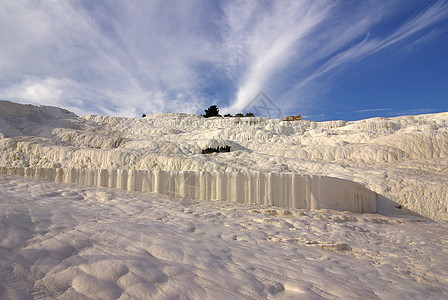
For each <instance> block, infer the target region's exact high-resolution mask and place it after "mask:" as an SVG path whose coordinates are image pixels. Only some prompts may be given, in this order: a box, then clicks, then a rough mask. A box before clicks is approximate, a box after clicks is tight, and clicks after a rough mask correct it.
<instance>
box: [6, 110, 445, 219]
mask: <svg viewBox="0 0 448 300" xmlns="http://www.w3.org/2000/svg"><path fill="white" fill-rule="evenodd" d="M213 147H214V148H216V147H230V149H231V151H230V152H222V153H213V154H207V155H203V154H201V153H202V150H204V148H205V149H206V148H213ZM447 157H448V113H439V114H429V115H420V116H403V117H397V118H372V119H368V120H361V121H353V122H347V121H330V122H312V121H294V122H288V121H282V120H276V119H266V118H257V117H251V118H208V119H206V118H202V117H200V116H197V115H187V114H179V113H175V114H159V115H155V116H148V117H145V118H138V119H133V118H120V117H105V116H84V117H77V116H75V115H74V114H72V113H70V112H68V111H66V110H63V109H59V108H54V107H36V106H31V105H20V104H16V103H11V102H7V101H0V166H3V167H6V168H34V169H48V168H52V169H64V170H65V169H86V170H116V171H114V172H117V174H119V172H122V171H119V170H123V171H127V172H128V175H129V174H131V173H132V172H140V171H142V172H152V173H153V174H155V173H156V172H158V171H165V172H194V173H195V174H201V173H204V172H206V173H210V174H233V173H239V174H260V175H259V176H267V175H263V174H279V176H292V175H283V174H295V175H294V176H309V178H314V177H316V176H325V177H333V178H339V179H343V180H346V181H351V182H355V183H359V184H361V185H362V186H364V187H366V188H367V189H368V190H371V191H373V192H375V193H376V194H377V195H378V197H377V205H376V209H377V212H379V213H386V214H400V213H404V214H419V215H422V216H426V217H429V218H433V219H436V220H448V210H447V207H448V199H447V197H446V195H447V194H448V190H447V189H448V188H447V187H448V171H447V170H448V160H447ZM85 172H87V171H85ZM179 174H180V173H179ZM86 176H90V175H86ZM120 176H121V175H120ZM123 176H124V175H123ZM216 176H218V175H216ZM219 176H221V175H219ZM223 176H224V175H223ZM248 176H249V175H248ZM250 176H252V175H250ZM253 176H255V175H253ZM257 176H258V175H257ZM118 177H119V176H118V175H117V178H118ZM131 177H132V176H131ZM120 178H121V177H120ZM316 178H317V177H316ZM83 180H84V181H86V182H90V181H89V180H90V179H89V178H85V179H83ZM120 180H124V179H120ZM223 180H226V179H225V178H224V179H223ZM287 181H288V180H287ZM223 182H224V181H223ZM117 184H118V183H117ZM120 184H122V183H120ZM325 184H326V185H327V183H325ZM104 185H105V184H104ZM137 185H138V184H137ZM107 186H111V185H109V183H108V185H107ZM274 190H275V189H274ZM324 190H325V188H322V191H324ZM328 190H329V191H331V190H332V189H328ZM247 193H248V194H246V195H245V197H246V198H248V199H252V197H255V195H252V190H250V192H247ZM274 194H275V195H273V196H272V197H275V199H277V198H278V199H280V198H281V196H280V194H276V193H274ZM241 197H242V196H241ZM275 199H274V198H273V199H271V200H270V201H271V202H272V203H274V202H275V201H280V200H275ZM251 201H252V200H247V203H249V202H251ZM281 201H287V200H281Z"/></svg>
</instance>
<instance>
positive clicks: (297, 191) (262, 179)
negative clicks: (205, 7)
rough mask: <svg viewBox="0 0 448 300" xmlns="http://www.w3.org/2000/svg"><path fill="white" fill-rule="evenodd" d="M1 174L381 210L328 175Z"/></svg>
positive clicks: (361, 191)
mask: <svg viewBox="0 0 448 300" xmlns="http://www.w3.org/2000/svg"><path fill="white" fill-rule="evenodd" d="M0 173H3V174H8V175H20V176H26V177H32V178H39V179H47V180H50V181H57V182H66V183H78V184H83V185H90V186H98V187H109V188H119V189H123V190H129V191H139V192H155V193H159V194H165V195H170V196H174V197H181V198H184V199H190V200H202V201H227V202H239V203H245V204H256V205H269V206H277V207H282V208H304V209H319V208H331V209H338V210H347V211H351V212H358V213H366V212H370V213H374V212H376V198H377V195H376V193H375V192H372V191H370V190H368V189H366V188H365V187H363V186H361V185H360V184H358V183H355V182H352V181H347V180H341V179H337V178H331V177H325V176H305V175H297V174H276V173H245V174H244V173H209V172H185V171H160V170H158V171H151V170H123V169H118V170H105V169H98V170H95V169H93V170H92V169H60V168H21V167H15V168H5V167H0Z"/></svg>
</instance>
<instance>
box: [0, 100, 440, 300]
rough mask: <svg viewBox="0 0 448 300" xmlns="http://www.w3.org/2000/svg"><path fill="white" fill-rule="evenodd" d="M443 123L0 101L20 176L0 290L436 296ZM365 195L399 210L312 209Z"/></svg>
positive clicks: (79, 294) (7, 226) (3, 187)
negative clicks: (97, 112)
mask: <svg viewBox="0 0 448 300" xmlns="http://www.w3.org/2000/svg"><path fill="white" fill-rule="evenodd" d="M447 124H448V114H447V113H442V114H432V115H422V116H405V117H399V118H391V119H384V118H375V119H369V120H362V121H357V122H344V121H333V122H311V121H302V122H283V121H280V120H269V119H263V118H232V119H231V118H227V119H222V118H213V119H204V118H201V117H199V116H194V115H185V114H162V115H156V116H150V117H146V118H142V119H128V118H116V117H99V116H85V117H77V116H75V115H74V114H72V113H70V112H67V111H65V110H62V109H59V108H51V107H34V106H28V105H27V106H24V105H19V104H15V103H11V102H6V101H0V173H8V174H15V175H22V176H28V178H27V177H18V176H11V175H2V174H0V299H8V300H9V299H42V298H43V299H56V298H57V299H144V298H151V299H173V298H174V299H177V298H187V299H254V298H258V299H335V298H342V299H444V298H447V297H448V288H447V286H448V280H447V278H448V271H447V270H448V224H447V222H446V220H448V218H447V216H448V213H447V207H448V199H447V196H446V195H448V190H447V187H448V184H447V183H448V163H447ZM223 145H227V146H231V152H228V153H215V154H211V155H203V154H201V150H202V149H203V147H210V146H219V147H222V146H223ZM254 176H255V177H254ZM256 176H259V177H258V178H257V177H256ZM186 177H187V178H186ZM330 177H331V178H330ZM35 178H44V179H46V180H37V179H35ZM218 178H219V179H223V178H225V180H218ZM260 178H264V179H263V180H264V184H263V185H262V184H260V183H261V182H262V180H261V179H260ZM267 178H269V180H268V181H266V179H267ZM310 178H311V179H312V180H309V181H308V182H307V180H308V179H310ZM50 180H51V181H57V182H50ZM224 181H227V183H228V182H229V181H231V182H233V185H232V184H231V185H228V184H226V185H223V184H222V183H223V182H224ZM294 182H297V185H298V187H300V188H298V190H299V193H296V189H295V186H294V184H293V183H294ZM319 182H320V184H319ZM70 183H76V184H70ZM237 183H238V184H237ZM257 183H258V185H257ZM267 183H269V184H267ZM88 185H90V187H89V186H88ZM261 186H264V187H265V188H264V189H261V188H260V187H261ZM363 186H365V187H367V189H365V188H364V187H363ZM106 187H115V189H109V188H106ZM198 187H199V188H198ZM202 187H205V188H202ZM267 187H269V188H268V189H267ZM117 188H121V190H120V189H117ZM347 188H348V189H352V190H351V191H347V190H346V189H347ZM123 189H125V190H123ZM307 189H308V190H307ZM353 189H354V190H355V191H353ZM357 189H359V190H357ZM369 190H372V191H374V192H376V193H377V194H376V195H377V201H376V210H377V212H380V213H382V214H384V213H386V214H396V213H404V214H408V215H401V216H393V215H381V214H369V213H365V214H357V213H353V212H348V211H336V210H333V209H331V210H327V209H324V210H322V209H317V208H318V207H320V208H322V207H326V208H337V209H352V210H355V211H356V209H357V208H354V207H343V206H341V204H344V205H347V203H356V201H353V198H350V195H352V196H353V195H356V194H357V193H358V194H360V195H361V196H362V194H363V193H366V195H365V197H366V199H370V196H369V195H375V193H372V192H370V191H369ZM136 191H141V192H136ZM150 191H155V192H158V193H150ZM267 191H268V192H267ZM160 192H161V193H166V194H167V195H161V194H160ZM302 192H305V197H303V198H301V196H300V197H298V195H300V193H302ZM288 193H289V194H288ZM306 193H308V196H306V195H307V194H306ZM314 194H319V195H318V197H314V196H313V195H314ZM175 196H180V197H183V198H184V199H182V198H178V197H175ZM293 197H298V198H293ZM186 199H189V200H186ZM191 199H202V200H227V201H225V202H224V201H220V202H215V201H211V202H206V201H194V200H191ZM298 199H299V200H300V201H302V200H303V199H304V200H305V203H302V204H301V205H304V206H301V207H306V208H311V210H302V209H297V207H298V206H297V204H296V201H298ZM313 199H314V200H316V199H320V200H322V199H325V201H324V202H316V201H314V202H313V201H311V200H313ZM350 199H351V200H350ZM293 200H294V201H293ZM308 200H310V201H309V202H307V201H308ZM237 201H238V202H242V203H241V204H240V203H237ZM300 201H299V202H300ZM332 201H334V202H332ZM316 203H317V204H318V205H319V206H316ZM322 203H323V204H325V205H324V206H322ZM362 203H364V202H362ZM367 203H369V202H367ZM253 204H256V205H253ZM272 204H274V205H278V206H285V207H286V206H288V205H289V207H292V208H290V209H285V208H283V209H282V208H279V207H275V206H269V205H272ZM308 205H309V206H308ZM313 205H314V206H313ZM332 205H333V206H332ZM397 206H398V207H401V208H400V209H399V208H396V207H397ZM369 209H372V208H369ZM409 214H414V215H409ZM415 214H420V215H422V216H426V217H429V218H431V219H434V220H437V222H436V221H433V220H431V219H427V218H423V217H420V216H415ZM443 220H445V221H443Z"/></svg>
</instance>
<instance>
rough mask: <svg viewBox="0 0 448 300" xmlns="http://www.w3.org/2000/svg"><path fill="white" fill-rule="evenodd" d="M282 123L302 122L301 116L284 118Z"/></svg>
mask: <svg viewBox="0 0 448 300" xmlns="http://www.w3.org/2000/svg"><path fill="white" fill-rule="evenodd" d="M284 121H302V115H298V116H286V117H285V119H284Z"/></svg>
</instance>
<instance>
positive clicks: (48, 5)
mask: <svg viewBox="0 0 448 300" xmlns="http://www.w3.org/2000/svg"><path fill="white" fill-rule="evenodd" d="M394 3H395V2H394ZM397 3H398V4H396V5H395V6H394V5H392V4H390V3H386V4H382V3H376V2H361V3H357V4H356V5H348V4H346V3H345V2H344V1H325V0H322V1H255V0H254V1H252V0H248V1H238V0H230V1H226V2H214V1H210V2H207V1H200V0H191V1H136V0H129V1H116V2H114V3H113V5H112V4H111V2H100V1H86V2H79V1H50V0H42V1H33V0H20V1H19V0H18V1H2V0H0V40H1V41H2V47H0V98H9V99H15V100H17V101H22V102H23V101H28V102H32V103H39V104H50V105H61V106H64V107H65V108H69V109H72V110H74V111H75V112H76V113H78V114H79V113H99V114H111V115H127V116H138V115H140V114H141V113H146V114H150V113H158V112H166V111H184V112H198V113H201V112H202V111H203V109H204V107H205V106H207V105H211V104H220V107H222V106H226V105H227V106H228V107H227V110H233V111H239V110H241V109H242V108H244V106H245V105H246V104H247V103H248V102H249V101H250V100H251V99H252V98H253V97H254V96H255V95H256V94H258V93H259V92H260V91H261V90H263V91H264V92H266V93H267V94H268V95H269V96H272V98H275V99H280V101H283V102H282V104H283V105H285V106H288V105H293V104H291V100H290V99H294V100H293V101H297V100H295V99H297V98H303V99H311V98H312V97H313V95H314V96H315V95H316V94H317V93H319V91H320V90H322V87H323V84H321V83H320V82H319V80H318V79H319V78H321V77H322V76H323V75H330V74H335V73H336V72H340V71H341V70H343V69H344V68H347V67H348V66H350V65H352V64H354V63H356V62H358V61H360V60H362V59H363V58H365V57H366V56H368V55H372V54H374V53H376V52H378V51H381V50H383V49H385V48H387V47H390V46H391V45H394V44H398V43H399V42H401V41H404V40H405V39H407V38H409V37H411V36H414V35H416V33H418V32H420V31H422V30H423V29H426V28H428V27H429V26H431V25H432V24H435V23H436V22H438V21H440V20H442V19H443V18H446V17H447V15H448V13H447V11H448V5H446V3H445V2H443V1H439V2H435V3H434V4H433V5H429V6H428V8H427V9H426V10H424V11H423V12H422V13H420V14H418V15H415V16H414V17H413V18H411V19H409V20H407V21H406V22H404V23H403V24H402V25H401V26H398V27H396V28H395V29H393V30H392V31H391V32H389V33H387V32H386V33H385V34H383V35H378V34H377V35H375V30H374V29H375V26H378V24H380V23H381V22H382V21H383V19H387V18H389V17H393V16H394V13H395V10H398V9H400V4H401V5H402V4H403V2H397ZM348 6H350V7H348ZM352 6H353V7H352ZM391 6H393V9H392V8H391ZM369 32H371V33H370V34H369ZM433 32H434V34H432V35H424V38H423V37H420V39H419V42H425V41H427V40H428V39H431V38H434V37H435V36H437V33H438V32H439V31H433ZM270 92H272V94H271V93H270ZM295 105H297V103H295ZM221 110H222V111H226V109H221Z"/></svg>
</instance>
